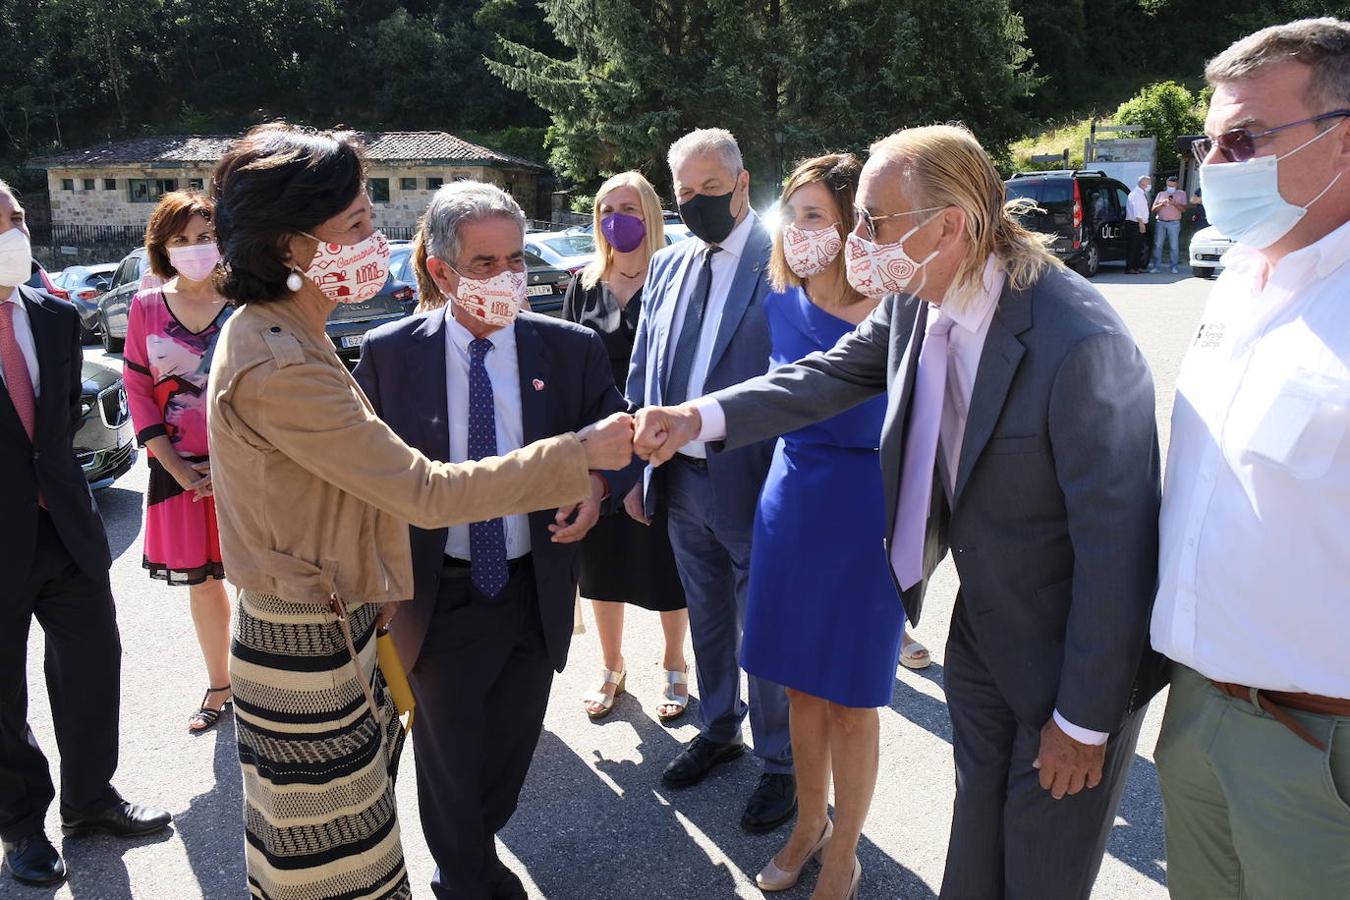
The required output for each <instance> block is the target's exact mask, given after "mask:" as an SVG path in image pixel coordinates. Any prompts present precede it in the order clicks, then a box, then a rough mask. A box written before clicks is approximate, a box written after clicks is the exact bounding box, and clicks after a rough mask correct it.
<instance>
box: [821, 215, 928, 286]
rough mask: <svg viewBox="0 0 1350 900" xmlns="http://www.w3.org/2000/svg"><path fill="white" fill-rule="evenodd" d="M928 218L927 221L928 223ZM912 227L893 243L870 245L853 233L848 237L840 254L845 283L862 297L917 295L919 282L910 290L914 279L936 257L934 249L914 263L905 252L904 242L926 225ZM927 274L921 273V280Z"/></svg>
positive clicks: (869, 242)
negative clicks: (841, 254) (843, 250)
mask: <svg viewBox="0 0 1350 900" xmlns="http://www.w3.org/2000/svg"><path fill="white" fill-rule="evenodd" d="M931 221H932V219H929V220H928V222H931ZM928 222H922V223H920V224H918V225H915V226H914V227H913V228H911V229H910V230H909V231H906V232H905V233H904V235H902V236H901V238H900V240H898V241H896V242H895V243H894V244H874V243H872V242H871V241H865V240H863V239H862V238H860V237H858V236H857V235H856V234H850V235H849V236H848V250H847V252H846V253H845V255H844V267H845V270H846V272H847V274H848V283H849V284H851V285H853V289H854V290H855V291H857V292H858V293H860V294H862V295H863V296H864V297H873V298H881V297H885V296H886V295H887V294H902V293H910V294H914V293H918V291H919V290H920V289H921V288H922V287H923V282H920V283H919V286H918V287H916V288H913V289H911V288H910V286H909V285H910V282H912V281H913V280H914V276H915V275H917V274H918V273H919V272H920V271H921V270H923V269H924V267H925V266H927V265H928V264H929V263H930V262H932V261H933V257H935V256H937V255H938V251H937V250H936V249H935V250H934V251H933V252H932V253H930V254H928V255H927V256H925V257H924V258H923V259H921V260H919V261H918V262H915V261H914V260H913V259H911V258H910V256H909V254H908V253H906V252H905V241H907V240H909V239H910V237H911V236H912V235H913V234H914V233H915V232H916V231H918V230H919V229H920V228H922V227H924V226H925V225H927V224H928ZM927 278H928V275H927V273H926V272H925V273H924V279H925V281H926V280H927Z"/></svg>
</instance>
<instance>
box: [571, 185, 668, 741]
mask: <svg viewBox="0 0 1350 900" xmlns="http://www.w3.org/2000/svg"><path fill="white" fill-rule="evenodd" d="M595 243H596V247H597V248H598V252H597V253H596V256H595V261H594V262H592V263H591V264H590V265H589V266H587V267H586V268H585V270H584V271H581V272H578V273H577V274H576V275H575V276H573V278H572V283H571V284H569V285H568V286H567V296H566V297H564V298H563V309H562V315H563V318H564V319H566V320H567V321H569V322H577V323H580V324H582V325H585V326H586V327H588V328H590V329H592V330H593V331H595V333H596V334H598V335H600V339H601V340H602V341H604V344H605V349H606V351H607V352H608V353H609V359H610V362H611V364H612V365H613V367H614V383H615V384H618V385H623V384H625V383H626V382H627V379H628V367H629V366H630V365H631V364H632V361H633V339H634V338H635V337H636V336H637V326H638V320H639V319H640V318H641V317H642V288H643V285H644V284H645V283H646V281H647V265H648V263H650V262H651V258H652V256H653V255H654V254H655V253H656V252H657V251H658V250H660V249H661V248H663V247H664V246H665V245H666V242H665V224H664V221H663V219H662V215H661V200H660V198H659V197H657V196H656V191H655V190H653V189H652V186H651V184H650V183H648V181H647V179H645V178H643V177H642V175H641V174H640V173H638V172H622V173H620V174H618V175H615V176H614V177H613V178H610V179H609V180H607V181H606V182H605V183H604V184H602V185H601V186H600V190H599V191H597V192H596V194H595ZM607 507H608V508H607V509H606V510H605V511H604V512H603V513H602V515H601V517H600V521H599V522H597V523H596V525H595V528H594V529H592V530H591V533H590V534H588V535H587V536H586V540H584V541H582V543H581V596H582V597H589V598H591V607H592V609H593V610H594V611H595V630H596V633H597V635H598V636H599V638H600V652H601V653H602V654H603V655H604V668H603V670H602V671H601V674H600V686H599V687H598V688H597V689H596V690H594V691H591V692H589V693H588V694H587V695H586V696H585V697H584V698H583V701H584V703H585V704H586V714H587V715H588V716H590V717H591V718H592V719H603V718H604V717H605V716H607V715H609V713H610V711H611V710H613V709H614V698H615V697H616V696H618V694H619V693H620V692H622V691H623V690H624V689H625V687H626V682H627V674H628V673H627V668H628V667H627V664H626V663H625V662H624V658H623V619H624V606H625V605H626V604H633V605H634V606H638V607H641V608H643V609H650V610H655V611H656V612H657V613H659V614H660V616H661V631H662V634H663V636H664V637H665V653H664V658H663V659H662V668H663V669H664V670H665V692H664V695H663V697H662V702H660V703H658V704H657V707H656V715H657V718H659V719H660V720H661V721H662V722H670V721H674V720H675V719H678V718H679V717H680V716H682V715H684V711H685V708H686V707H687V706H688V704H689V674H688V672H689V668H688V666H687V664H686V663H685V659H684V639H685V635H686V634H687V633H688V631H689V610H688V606H687V604H686V603H685V599H684V587H683V586H682V585H681V584H680V575H679V572H678V571H677V570H676V568H675V553H674V551H672V550H671V548H670V532H669V530H668V528H667V524H666V523H667V516H666V510H665V507H664V506H660V507H658V508H657V509H656V510H655V511H654V512H653V516H654V518H652V519H648V518H647V517H646V514H645V513H644V511H643V508H642V486H641V485H640V484H638V485H634V486H633V489H632V490H631V491H629V492H628V494H627V495H626V496H625V497H624V498H623V502H622V503H617V502H614V503H610V504H607ZM625 508H626V509H627V513H626V514H625V511H624V510H625Z"/></svg>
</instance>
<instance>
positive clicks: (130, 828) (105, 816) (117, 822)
mask: <svg viewBox="0 0 1350 900" xmlns="http://www.w3.org/2000/svg"><path fill="white" fill-rule="evenodd" d="M172 821H173V816H171V815H169V814H168V813H167V812H165V811H164V810H162V809H155V808H154V807H150V806H138V805H137V804H134V803H127V802H126V801H125V800H123V801H121V802H119V803H117V804H115V805H113V806H110V807H108V808H107V809H105V810H103V811H102V812H98V813H94V814H93V815H92V816H81V817H80V818H78V819H68V818H66V817H65V816H62V817H61V830H62V831H63V832H65V833H66V834H84V833H86V832H90V831H101V832H103V833H104V834H111V835H113V836H114V837H140V836H141V835H144V834H154V833H155V832H156V831H161V830H163V829H165V828H167V827H169V823H170V822H172Z"/></svg>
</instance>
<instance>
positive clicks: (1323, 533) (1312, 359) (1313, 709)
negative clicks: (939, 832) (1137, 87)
mask: <svg viewBox="0 0 1350 900" xmlns="http://www.w3.org/2000/svg"><path fill="white" fill-rule="evenodd" d="M1205 75H1206V78H1207V79H1208V81H1209V83H1210V84H1211V85H1213V86H1214V96H1213V99H1212V100H1211V102H1210V108H1209V115H1208V118H1207V120H1206V123H1205V132H1206V134H1207V135H1209V136H1210V137H1211V140H1210V141H1206V142H1204V144H1203V145H1202V146H1201V147H1200V148H1199V150H1198V151H1197V155H1199V153H1200V152H1204V153H1205V154H1206V155H1205V157H1204V159H1203V165H1202V166H1201V170H1200V179H1201V182H1202V183H1203V185H1204V196H1205V201H1206V204H1207V206H1208V213H1209V218H1210V220H1211V221H1212V222H1213V223H1214V225H1215V226H1216V227H1218V228H1219V230H1220V231H1222V232H1223V233H1224V234H1225V235H1227V236H1228V237H1230V238H1233V239H1234V240H1235V241H1237V243H1238V246H1237V247H1236V248H1234V249H1233V250H1232V251H1230V252H1229V254H1228V255H1227V256H1226V257H1225V269H1224V272H1223V275H1222V276H1221V277H1220V279H1219V281H1218V282H1217V283H1216V284H1215V286H1214V292H1213V295H1212V298H1211V300H1210V303H1209V306H1208V308H1207V309H1206V310H1205V314H1204V317H1203V319H1202V320H1201V323H1200V327H1199V329H1198V330H1197V332H1196V336H1195V339H1194V342H1193V343H1192V345H1191V349H1190V352H1189V353H1188V355H1187V357H1186V360H1185V362H1184V364H1183V366H1182V369H1181V373H1180V376H1179V377H1178V379H1177V398H1176V404H1175V407H1174V411H1173V415H1172V444H1171V449H1170V451H1169V454H1168V464H1167V478H1166V481H1165V483H1166V486H1167V489H1166V493H1165V496H1164V500H1163V507H1162V516H1161V529H1162V530H1161V556H1160V563H1159V590H1158V597H1157V602H1156V606H1155V608H1154V615H1153V625H1152V637H1153V646H1154V647H1155V648H1157V649H1158V650H1159V651H1161V652H1162V653H1163V654H1165V655H1166V656H1168V657H1170V658H1171V659H1172V660H1174V661H1175V664H1174V666H1173V684H1172V690H1171V696H1170V698H1169V700H1168V705H1167V715H1166V717H1165V719H1164V722H1163V728H1162V734H1161V737H1160V738H1159V741H1158V747H1157V754H1156V756H1157V762H1158V780H1159V783H1160V785H1161V787H1162V792H1163V803H1164V810H1165V815H1166V826H1167V879H1168V885H1169V888H1170V889H1171V892H1172V896H1173V897H1177V898H1197V900H1199V898H1210V897H1237V896H1242V897H1270V898H1275V897H1278V898H1281V900H1323V898H1329V897H1345V896H1350V650H1348V649H1347V646H1348V644H1347V642H1348V640H1350V602H1348V601H1347V599H1346V598H1347V578H1346V571H1347V570H1346V562H1347V559H1350V538H1348V537H1347V522H1348V521H1350V433H1347V432H1348V430H1350V305H1347V303H1346V298H1347V296H1350V177H1347V173H1350V24H1348V23H1345V22H1340V21H1336V20H1334V19H1319V20H1306V21H1303V22H1295V23H1293V24H1290V25H1285V26H1278V27H1273V28H1268V29H1265V30H1264V31H1260V32H1257V33H1256V34H1254V35H1251V36H1249V37H1247V38H1244V39H1243V40H1241V41H1238V42H1237V43H1236V44H1234V45H1233V46H1232V47H1230V48H1229V49H1228V50H1226V51H1224V52H1223V53H1222V54H1220V55H1219V56H1218V57H1216V58H1215V59H1213V60H1212V61H1211V62H1210V63H1209V66H1208V68H1207V69H1206V73H1205ZM1295 154H1296V155H1295ZM1252 173H1257V174H1255V175H1253V174H1252ZM1262 173H1264V174H1262Z"/></svg>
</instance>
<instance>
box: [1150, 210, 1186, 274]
mask: <svg viewBox="0 0 1350 900" xmlns="http://www.w3.org/2000/svg"><path fill="white" fill-rule="evenodd" d="M1163 241H1167V246H1168V247H1169V248H1170V249H1171V251H1172V265H1174V266H1179V265H1181V220H1180V219H1178V220H1176V221H1173V222H1164V221H1163V220H1162V219H1158V220H1157V221H1156V222H1154V223H1153V265H1154V266H1156V267H1158V268H1161V267H1162V264H1163Z"/></svg>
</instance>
